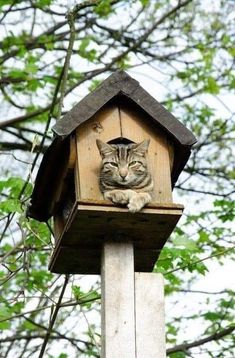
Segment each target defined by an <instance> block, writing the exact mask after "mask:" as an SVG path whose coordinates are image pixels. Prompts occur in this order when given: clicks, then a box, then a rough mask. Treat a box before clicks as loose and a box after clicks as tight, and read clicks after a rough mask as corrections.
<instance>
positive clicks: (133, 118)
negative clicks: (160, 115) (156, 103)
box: [120, 106, 172, 203]
mask: <svg viewBox="0 0 235 358" xmlns="http://www.w3.org/2000/svg"><path fill="white" fill-rule="evenodd" d="M120 114H121V126H122V133H123V136H124V137H126V138H128V139H130V140H132V141H133V142H137V143H138V142H141V141H143V140H144V139H150V145H149V150H148V163H149V170H150V172H151V174H152V177H153V181H154V191H153V201H156V202H159V203H164V202H165V203H166V202H172V189H171V173H170V159H169V152H168V143H167V137H166V135H165V134H163V132H162V131H161V129H160V128H158V127H157V126H153V124H152V123H151V122H149V121H146V117H144V115H143V114H142V113H141V112H138V111H137V110H134V109H130V108H128V107H127V106H121V107H120Z"/></svg>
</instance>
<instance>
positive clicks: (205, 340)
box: [166, 326, 235, 355]
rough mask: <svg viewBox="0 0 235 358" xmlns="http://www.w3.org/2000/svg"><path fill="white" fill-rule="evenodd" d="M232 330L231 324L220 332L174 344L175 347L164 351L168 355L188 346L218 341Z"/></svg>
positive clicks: (233, 327) (234, 327) (185, 349)
mask: <svg viewBox="0 0 235 358" xmlns="http://www.w3.org/2000/svg"><path fill="white" fill-rule="evenodd" d="M234 330H235V326H231V327H228V328H225V329H223V330H222V331H220V332H216V333H214V334H211V335H210V336H208V337H205V338H202V339H199V340H198V341H194V342H191V343H183V344H179V345H178V346H175V347H172V348H169V349H167V351H166V352H167V354H169V355H170V354H172V353H176V352H185V351H187V350H188V349H190V348H194V347H199V346H201V345H203V344H206V343H208V342H211V341H218V340H219V339H221V338H223V337H225V336H227V335H228V334H230V333H232V332H233V331H234Z"/></svg>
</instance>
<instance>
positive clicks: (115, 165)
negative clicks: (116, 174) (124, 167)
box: [108, 162, 118, 168]
mask: <svg viewBox="0 0 235 358" xmlns="http://www.w3.org/2000/svg"><path fill="white" fill-rule="evenodd" d="M108 164H110V165H112V166H113V167H116V168H117V167H118V164H117V163H115V162H108Z"/></svg>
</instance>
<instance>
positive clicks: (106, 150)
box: [96, 139, 113, 158]
mask: <svg viewBox="0 0 235 358" xmlns="http://www.w3.org/2000/svg"><path fill="white" fill-rule="evenodd" d="M96 144H97V147H98V149H99V152H100V155H101V157H102V158H104V157H105V156H106V155H109V154H112V153H113V148H112V147H111V145H109V144H108V143H104V142H102V140H100V139H96Z"/></svg>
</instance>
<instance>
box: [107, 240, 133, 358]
mask: <svg viewBox="0 0 235 358" xmlns="http://www.w3.org/2000/svg"><path fill="white" fill-rule="evenodd" d="M134 305H135V298H134V255H133V244H132V243H130V242H121V243H117V242H106V243H105V244H104V248H103V252H102V270H101V307H102V335H101V336H102V349H101V357H102V358H120V357H125V358H136V354H135V306H134Z"/></svg>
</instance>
